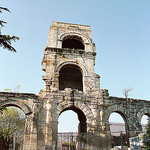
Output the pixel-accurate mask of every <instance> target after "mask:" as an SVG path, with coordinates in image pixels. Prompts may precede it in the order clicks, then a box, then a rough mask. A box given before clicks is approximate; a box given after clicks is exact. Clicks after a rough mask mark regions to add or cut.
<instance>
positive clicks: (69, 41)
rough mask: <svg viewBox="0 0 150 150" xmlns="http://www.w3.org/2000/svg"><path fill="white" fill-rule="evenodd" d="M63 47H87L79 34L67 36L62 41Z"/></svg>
mask: <svg viewBox="0 0 150 150" xmlns="http://www.w3.org/2000/svg"><path fill="white" fill-rule="evenodd" d="M62 48H69V49H82V50H84V49H85V47H84V44H83V42H82V39H81V38H80V37H78V36H67V37H65V38H64V39H63V41H62Z"/></svg>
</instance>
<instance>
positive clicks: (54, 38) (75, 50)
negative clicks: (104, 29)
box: [42, 22, 100, 96]
mask: <svg viewBox="0 0 150 150" xmlns="http://www.w3.org/2000/svg"><path fill="white" fill-rule="evenodd" d="M95 56H96V51H95V44H94V43H93V41H92V33H91V28H90V26H87V25H77V24H69V23H61V22H53V23H52V26H51V27H50V29H49V34H48V46H47V47H46V48H45V50H44V57H43V60H42V66H43V71H45V76H43V80H44V81H45V91H46V92H50V91H51V92H52V91H62V90H65V88H71V89H73V90H78V91H80V92H81V93H82V94H86V95H91V94H94V93H95V92H99V91H100V81H99V78H100V77H99V75H97V74H95V73H94V64H95ZM93 92H94V93H93ZM98 96H100V93H99V95H98Z"/></svg>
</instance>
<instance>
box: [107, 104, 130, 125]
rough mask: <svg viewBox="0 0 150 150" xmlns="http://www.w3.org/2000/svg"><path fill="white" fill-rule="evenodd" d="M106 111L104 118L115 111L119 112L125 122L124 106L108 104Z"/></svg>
mask: <svg viewBox="0 0 150 150" xmlns="http://www.w3.org/2000/svg"><path fill="white" fill-rule="evenodd" d="M106 112H107V115H106V116H105V119H106V120H109V117H110V115H111V113H113V112H116V113H119V114H120V115H121V116H122V118H123V119H124V121H125V123H126V122H127V118H126V115H125V108H124V107H122V106H121V107H120V106H119V107H118V105H113V106H110V107H108V108H107V109H106Z"/></svg>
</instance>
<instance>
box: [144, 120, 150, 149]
mask: <svg viewBox="0 0 150 150" xmlns="http://www.w3.org/2000/svg"><path fill="white" fill-rule="evenodd" d="M144 146H145V150H150V118H149V120H148V124H147V131H146V135H145V137H144Z"/></svg>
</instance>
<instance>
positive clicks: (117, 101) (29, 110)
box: [0, 22, 150, 150]
mask: <svg viewBox="0 0 150 150" xmlns="http://www.w3.org/2000/svg"><path fill="white" fill-rule="evenodd" d="M95 57H96V50H95V44H94V42H93V41H92V33H91V28H90V26H88V25H78V24H69V23H61V22H52V26H51V27H50V29H49V33H48V45H47V47H46V48H45V49H44V56H43V59H42V66H43V68H42V69H43V71H44V72H45V75H44V76H43V77H42V79H43V80H44V82H45V88H44V89H43V90H40V92H39V95H35V94H27V93H11V92H0V106H16V107H19V108H21V109H22V110H23V111H24V113H25V115H26V124H25V134H24V145H23V148H24V150H31V149H32V150H33V149H34V150H41V149H42V150H45V149H47V150H48V149H59V148H58V147H57V145H58V118H59V116H60V114H61V113H62V112H64V111H67V110H73V111H74V112H75V113H77V115H78V118H79V122H80V123H79V127H78V133H77V135H76V137H77V140H76V143H75V145H74V149H76V150H79V149H80V150H110V149H111V148H112V137H111V134H110V126H109V116H110V115H111V113H113V112H117V113H119V114H120V115H121V116H122V117H123V119H124V120H125V128H126V131H127V135H126V136H127V138H129V137H132V136H135V135H136V132H130V131H141V130H142V127H141V117H142V116H143V115H145V114H146V115H148V116H150V101H146V100H139V99H126V98H118V97H111V96H109V93H108V90H107V89H105V90H103V89H101V88H100V76H99V75H97V74H95V73H94V65H95ZM80 145H81V146H80Z"/></svg>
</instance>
